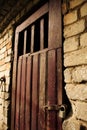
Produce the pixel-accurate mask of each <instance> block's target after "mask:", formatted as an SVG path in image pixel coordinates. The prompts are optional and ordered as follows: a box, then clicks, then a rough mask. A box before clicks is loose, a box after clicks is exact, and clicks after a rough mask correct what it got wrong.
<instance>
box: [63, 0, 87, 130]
mask: <svg viewBox="0 0 87 130" xmlns="http://www.w3.org/2000/svg"><path fill="white" fill-rule="evenodd" d="M63 15H64V18H63V23H64V38H65V40H64V43H63V49H64V67H65V70H64V82H65V83H66V85H65V91H66V94H67V96H68V98H69V101H70V103H71V111H70V114H69V115H68V116H67V117H66V119H65V121H64V122H63V130H86V129H87V1H86V0H69V3H68V4H67V5H66V3H64V4H63Z"/></svg>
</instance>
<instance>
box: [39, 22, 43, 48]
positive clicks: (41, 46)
mask: <svg viewBox="0 0 87 130" xmlns="http://www.w3.org/2000/svg"><path fill="white" fill-rule="evenodd" d="M42 49H44V19H41V21H40V50H42Z"/></svg>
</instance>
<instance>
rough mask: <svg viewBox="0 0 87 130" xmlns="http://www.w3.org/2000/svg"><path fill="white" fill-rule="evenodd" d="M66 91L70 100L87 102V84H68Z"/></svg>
mask: <svg viewBox="0 0 87 130" xmlns="http://www.w3.org/2000/svg"><path fill="white" fill-rule="evenodd" d="M65 90H66V93H67V96H68V98H69V99H70V100H71V99H72V100H81V101H87V84H67V85H66V86H65Z"/></svg>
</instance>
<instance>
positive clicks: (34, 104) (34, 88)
mask: <svg viewBox="0 0 87 130" xmlns="http://www.w3.org/2000/svg"><path fill="white" fill-rule="evenodd" d="M38 67H39V66H38V55H35V56H33V70H32V71H33V74H32V115H31V119H32V120H31V130H37V127H38V126H37V125H38V90H39V86H38V76H39V75H38V74H39V73H38Z"/></svg>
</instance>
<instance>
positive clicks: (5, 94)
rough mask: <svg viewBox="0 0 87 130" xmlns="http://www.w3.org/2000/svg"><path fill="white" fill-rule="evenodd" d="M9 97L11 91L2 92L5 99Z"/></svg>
mask: <svg viewBox="0 0 87 130" xmlns="http://www.w3.org/2000/svg"><path fill="white" fill-rule="evenodd" d="M9 97H10V94H9V93H6V92H2V93H1V98H2V99H5V100H6V99H9Z"/></svg>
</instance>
